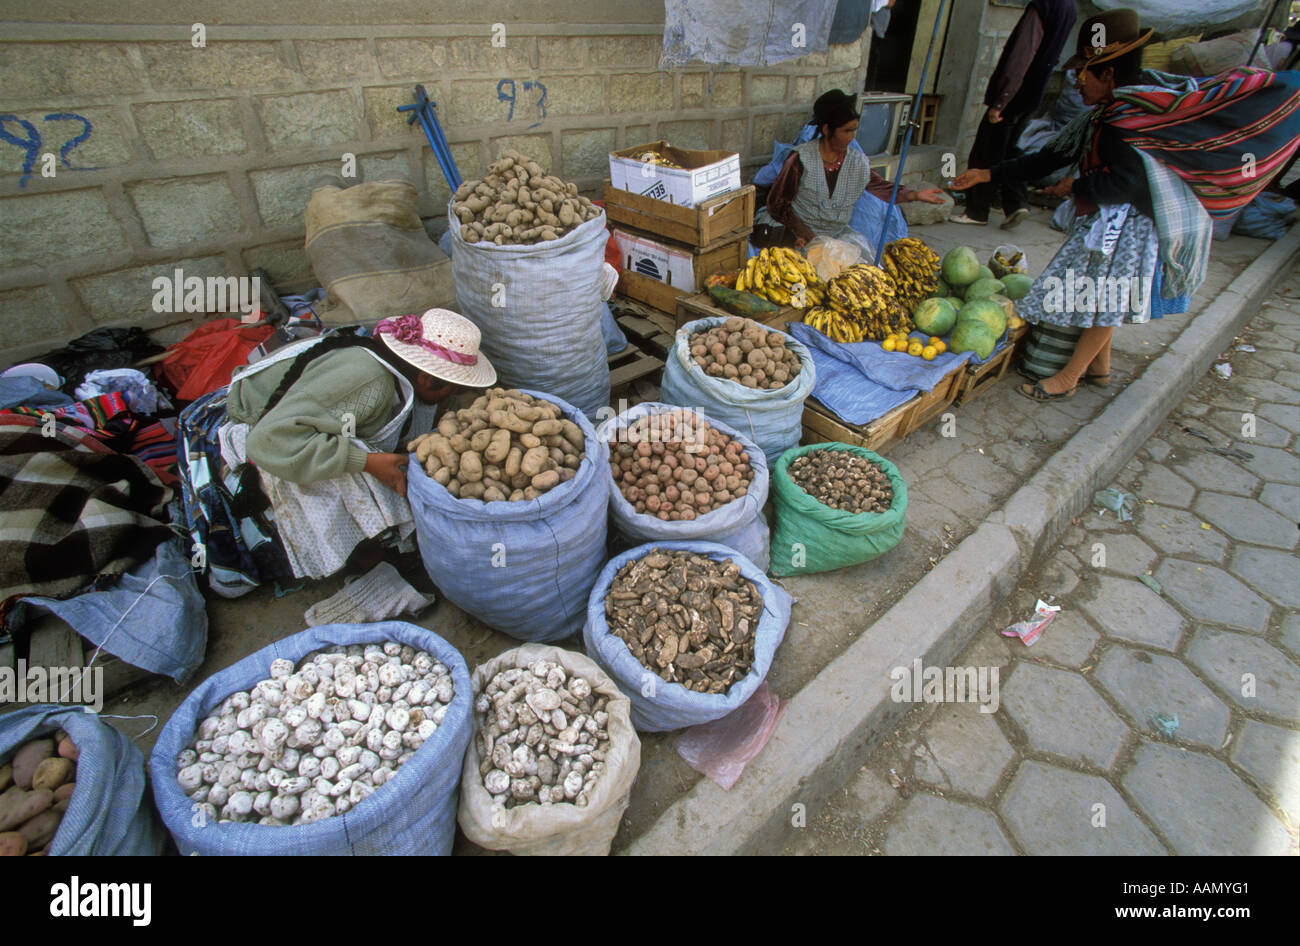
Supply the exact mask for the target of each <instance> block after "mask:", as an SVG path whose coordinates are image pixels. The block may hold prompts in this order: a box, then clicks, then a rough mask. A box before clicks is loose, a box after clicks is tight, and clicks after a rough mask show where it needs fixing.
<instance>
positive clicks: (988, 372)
mask: <svg viewBox="0 0 1300 946" xmlns="http://www.w3.org/2000/svg"><path fill="white" fill-rule="evenodd" d="M1028 334H1029V326H1027V325H1022V326H1021V327H1020V328H1018V329H1016V330H1015V331H1013V332H1012V333H1011V334H1010V336H1009V337H1008V338H1007V344H1006V345H1005V346H1004V347H1003V349H1002V350H1001V351H1000V352H998V353H997V354H996V355H995V356H994V357H993V358H990V359H989V360H988V361H987V362H985V363H984V364H982V365H967V366H966V370H965V371H964V372H963V373H962V375H961V383H960V385H959V386H958V388H957V400H956V404H957V406H958V407H960V406H961V405H963V404H969V403H970V402H971V401H973V400H975V398H977V397H979V396H980V395H981V394H984V393H985V392H986V391H988V389H989V388H991V387H993V385H995V384H997V383H998V381H1000V380H1001V378H1002V376H1003V375H1004V374H1006V373H1007V369H1008V368H1010V367H1011V362H1012V361H1014V360H1015V358H1016V353H1017V352H1018V351H1019V350H1020V345H1019V342H1020V340H1021V339H1022V338H1024V337H1025V336H1026V335H1028Z"/></svg>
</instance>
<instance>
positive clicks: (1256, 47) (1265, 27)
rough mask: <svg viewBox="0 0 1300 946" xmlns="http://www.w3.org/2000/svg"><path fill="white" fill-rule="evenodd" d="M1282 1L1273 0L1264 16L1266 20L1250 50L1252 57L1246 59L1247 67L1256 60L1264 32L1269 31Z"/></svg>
mask: <svg viewBox="0 0 1300 946" xmlns="http://www.w3.org/2000/svg"><path fill="white" fill-rule="evenodd" d="M1281 2H1282V0H1273V6H1272V7H1270V8H1269V11H1268V16H1267V17H1265V18H1264V22H1263V23H1262V24H1261V25H1260V27H1259V35H1258V36H1256V37H1255V45H1254V46H1253V47H1252V48H1251V50H1250V58H1249V59H1247V60H1246V68H1247V69H1249V68H1250V64H1251V63H1252V62H1254V61H1255V53H1257V52H1259V47H1260V46H1262V45H1263V43H1264V34H1265V33H1266V32H1268V24H1270V23H1272V22H1273V14H1275V13H1276V12H1277V5H1278V4H1279V3H1281Z"/></svg>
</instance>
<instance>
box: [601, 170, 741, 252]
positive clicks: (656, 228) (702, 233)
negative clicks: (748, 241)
mask: <svg viewBox="0 0 1300 946" xmlns="http://www.w3.org/2000/svg"><path fill="white" fill-rule="evenodd" d="M605 216H606V217H608V218H609V220H610V222H611V223H617V224H623V225H625V226H628V227H632V228H633V229H636V230H642V231H644V232H646V233H652V234H656V235H658V236H660V237H662V238H663V239H666V240H672V241H674V242H677V243H684V244H686V245H687V246H696V247H703V246H708V245H710V244H711V243H716V242H717V241H718V240H721V239H723V238H724V237H727V236H729V235H736V236H748V235H749V233H750V231H751V230H753V229H754V185H753V184H747V185H745V186H744V187H742V188H741V189H740V190H735V191H729V192H728V193H726V194H719V195H718V196H717V197H711V198H710V199H708V200H706V201H705V202H704V203H702V204H700V205H699V206H697V207H681V206H678V205H677V204H670V203H668V202H667V201H664V200H654V199H653V198H650V197H642V196H641V195H640V194H634V193H632V192H631V191H622V190H616V189H615V188H613V187H611V186H610V183H609V179H608V178H606V179H605Z"/></svg>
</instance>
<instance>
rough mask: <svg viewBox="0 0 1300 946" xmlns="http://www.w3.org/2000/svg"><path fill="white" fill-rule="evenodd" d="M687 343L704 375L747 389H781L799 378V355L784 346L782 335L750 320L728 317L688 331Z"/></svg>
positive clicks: (800, 368)
mask: <svg viewBox="0 0 1300 946" xmlns="http://www.w3.org/2000/svg"><path fill="white" fill-rule="evenodd" d="M687 344H688V345H689V346H690V349H691V357H692V358H693V359H694V360H695V363H696V364H697V365H699V366H700V367H701V368H703V369H704V373H705V374H707V375H709V376H710V377H714V378H724V379H726V380H729V381H735V382H736V383H737V384H741V385H743V386H745V387H747V388H762V389H764V390H775V389H777V388H783V387H785V386H786V385H787V384H789V383H790V382H792V381H794V380H795V379H796V378H797V377H799V372H800V371H801V370H802V368H803V366H802V364H801V363H800V361H799V356H798V355H797V354H795V353H794V352H793V351H792V350H791V349H789V348H787V347H786V338H785V336H784V335H782V334H781V333H780V332H773V331H770V330H768V329H766V328H764V327H763V326H761V325H759V324H758V323H757V322H754V321H752V320H750V319H742V318H730V319H727V321H726V322H724V323H722V324H721V325H715V326H714V327H713V328H708V329H701V330H700V331H698V332H692V333H691V336H690V338H689V339H688V340H687Z"/></svg>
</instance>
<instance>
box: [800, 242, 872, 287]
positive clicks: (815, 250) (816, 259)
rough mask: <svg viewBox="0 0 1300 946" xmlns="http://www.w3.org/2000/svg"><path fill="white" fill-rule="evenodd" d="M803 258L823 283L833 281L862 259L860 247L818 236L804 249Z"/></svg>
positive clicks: (855, 244)
mask: <svg viewBox="0 0 1300 946" xmlns="http://www.w3.org/2000/svg"><path fill="white" fill-rule="evenodd" d="M803 252H804V256H806V257H808V262H810V263H812V265H813V269H815V270H817V275H818V276H820V277H821V278H822V281H823V282H826V281H829V280H831V279H834V278H835V277H836V276H838V275H839V274H840V273H842V272H844V270H846V269H848V268H849V267H850V266H852V265H853V264H854V263H856V262H858V261H859V260H860V259H862V247H861V246H860V245H859V244H857V243H851V242H849V241H848V240H837V239H836V238H835V237H827V236H819V237H817V238H816V239H815V240H813V241H812V242H811V243H809V244H808V245H807V246H805V247H804V250H803Z"/></svg>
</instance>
